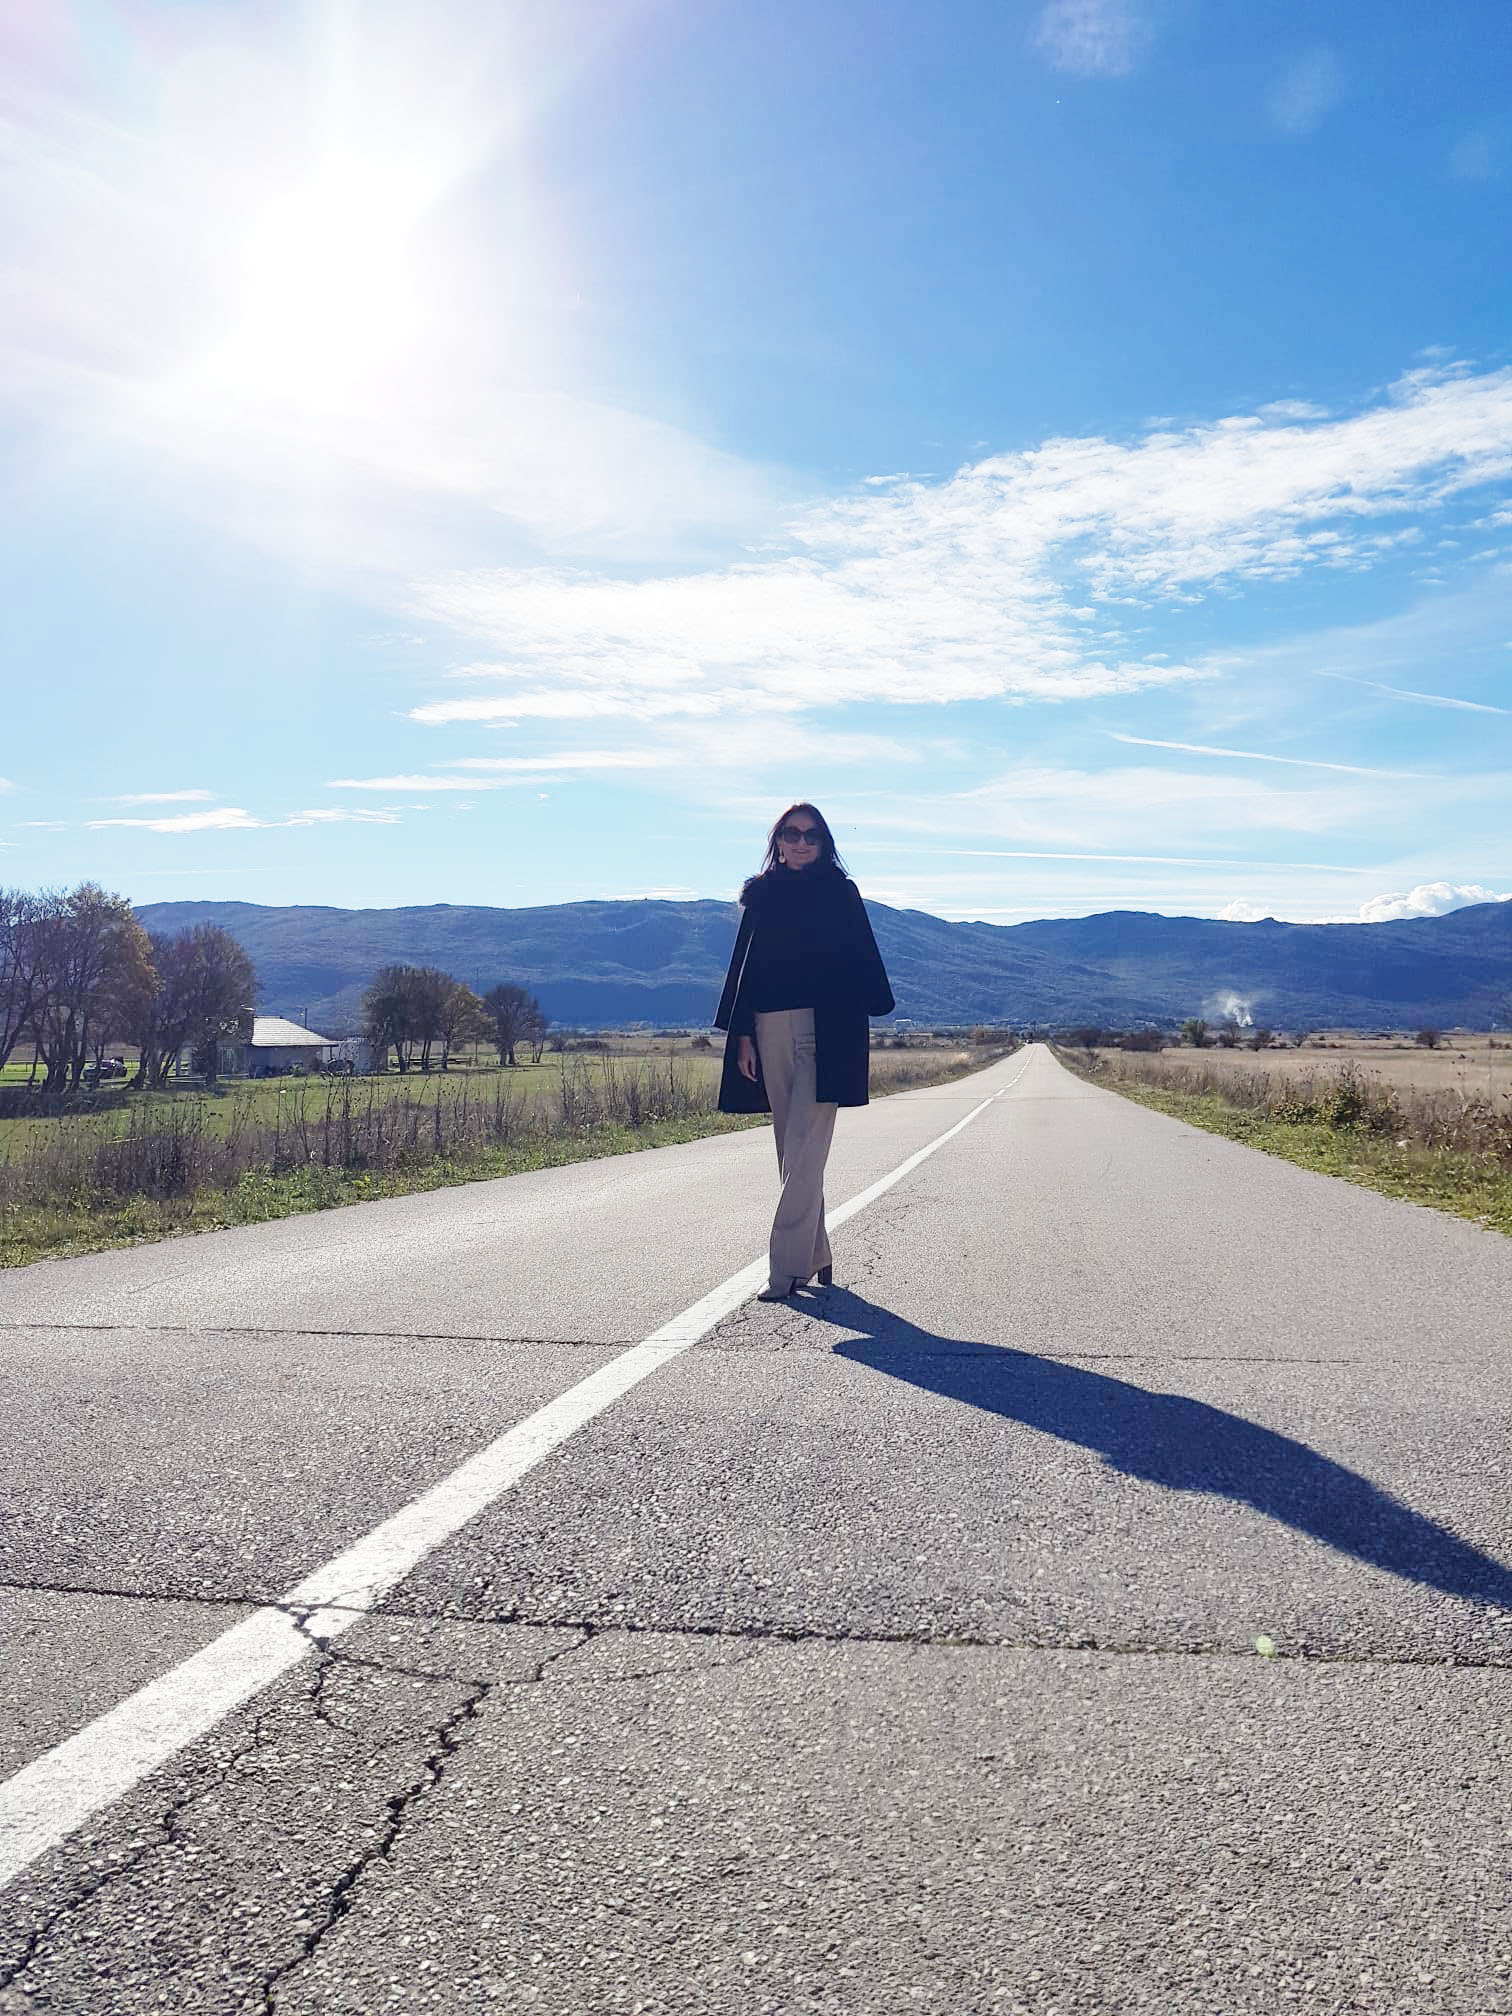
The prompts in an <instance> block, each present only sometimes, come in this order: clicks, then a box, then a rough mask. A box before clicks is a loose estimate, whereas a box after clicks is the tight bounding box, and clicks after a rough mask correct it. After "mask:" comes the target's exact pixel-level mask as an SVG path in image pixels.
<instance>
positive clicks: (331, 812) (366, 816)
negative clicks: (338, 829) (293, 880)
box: [268, 805, 424, 826]
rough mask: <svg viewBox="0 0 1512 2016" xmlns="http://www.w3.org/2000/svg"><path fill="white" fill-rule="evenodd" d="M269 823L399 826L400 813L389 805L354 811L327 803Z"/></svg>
mask: <svg viewBox="0 0 1512 2016" xmlns="http://www.w3.org/2000/svg"><path fill="white" fill-rule="evenodd" d="M423 809H424V808H423V807H421V806H414V805H412V806H410V807H409V810H410V811H412V812H414V811H421V810H423ZM268 823H269V824H270V825H273V826H347V825H350V826H397V825H398V824H399V814H398V812H396V811H395V810H394V809H393V808H392V807H389V806H386V807H384V808H383V809H382V810H379V809H378V808H376V807H375V808H373V809H372V810H367V809H363V810H361V811H356V812H352V811H345V810H343V809H342V808H341V807H339V806H334V805H327V806H323V807H319V808H317V809H316V810H315V811H313V812H291V813H290V814H289V816H288V818H287V819H273V820H270V821H269V822H268Z"/></svg>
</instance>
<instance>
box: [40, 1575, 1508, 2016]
mask: <svg viewBox="0 0 1512 2016" xmlns="http://www.w3.org/2000/svg"><path fill="white" fill-rule="evenodd" d="M145 1600H153V1599H150V1598H149V1599H145ZM173 1600H177V1599H173ZM261 1607H264V1608H270V1609H278V1610H282V1611H283V1612H284V1613H285V1614H287V1615H289V1616H290V1617H291V1618H292V1619H293V1621H294V1623H295V1626H296V1628H297V1629H298V1630H299V1632H300V1634H301V1635H302V1636H303V1637H304V1638H305V1639H306V1640H307V1641H308V1644H309V1647H310V1650H311V1652H312V1654H313V1655H314V1658H315V1666H314V1671H313V1672H312V1673H311V1676H310V1679H309V1683H308V1686H307V1687H306V1690H305V1701H306V1704H307V1706H308V1708H309V1710H310V1713H311V1714H312V1716H313V1717H314V1719H315V1720H316V1721H317V1722H319V1723H321V1724H323V1725H324V1726H325V1727H327V1728H329V1729H330V1730H332V1731H333V1732H334V1733H336V1734H337V1735H339V1736H340V1737H341V1738H343V1739H344V1740H347V1741H356V1742H359V1743H360V1742H362V1741H363V1740H364V1739H365V1738H367V1739H368V1740H369V1741H371V1739H370V1738H368V1732H367V1731H365V1730H363V1729H360V1728H355V1727H353V1726H352V1725H350V1724H348V1723H346V1722H344V1721H342V1720H340V1719H339V1718H338V1716H336V1715H335V1714H334V1713H333V1712H332V1710H331V1707H330V1704H329V1701H328V1699H327V1692H328V1688H329V1685H330V1682H331V1680H332V1678H333V1676H335V1675H336V1674H337V1673H338V1672H339V1671H340V1670H341V1669H343V1668H349V1669H353V1670H356V1671H362V1672H369V1673H374V1674H378V1675H382V1676H385V1677H392V1678H402V1679H411V1680H416V1681H425V1682H429V1683H433V1684H436V1685H440V1686H447V1687H452V1688H460V1689H461V1690H462V1698H461V1699H460V1700H459V1701H458V1702H457V1703H456V1705H455V1706H453V1707H452V1708H451V1709H450V1711H449V1712H448V1713H447V1714H446V1715H445V1716H444V1717H443V1718H442V1719H441V1720H440V1721H439V1722H438V1723H436V1724H434V1725H433V1726H432V1727H431V1728H430V1730H429V1731H425V1732H416V1731H414V1730H409V1731H405V1732H403V1733H402V1734H401V1735H400V1736H397V1737H395V1738H392V1739H388V1740H386V1741H379V1742H376V1743H373V1745H372V1747H371V1749H370V1750H369V1753H368V1754H369V1755H370V1756H372V1757H377V1756H381V1755H382V1754H383V1753H384V1752H385V1751H387V1750H388V1749H390V1748H392V1747H395V1746H396V1745H398V1744H400V1743H409V1744H413V1743H414V1741H415V1740H416V1736H417V1734H420V1735H422V1736H423V1737H424V1740H426V1741H427V1744H428V1747H427V1749H426V1751H425V1754H424V1756H423V1757H422V1759H421V1761H420V1763H419V1765H418V1767H417V1768H416V1769H415V1770H414V1771H413V1772H412V1774H411V1775H410V1777H409V1778H408V1781H407V1782H406V1783H405V1784H404V1785H402V1786H401V1787H400V1788H399V1789H398V1790H396V1791H394V1792H391V1793H390V1794H389V1795H388V1797H387V1799H386V1800H385V1802H384V1807H383V1820H382V1824H381V1826H380V1828H379V1829H378V1831H377V1833H376V1837H375V1838H374V1839H373V1840H372V1841H371V1842H370V1843H369V1844H368V1845H367V1846H366V1847H364V1848H363V1850H362V1851H361V1852H360V1853H359V1854H357V1855H356V1856H354V1857H353V1859H352V1860H351V1861H350V1862H348V1863H347V1864H346V1866H345V1867H344V1868H343V1869H342V1870H341V1871H340V1873H339V1874H338V1875H337V1876H336V1877H335V1878H334V1879H333V1880H332V1881H331V1882H330V1883H329V1884H328V1885H327V1886H326V1889H325V1892H324V1895H323V1897H322V1898H321V1900H320V1903H319V1905H318V1907H317V1908H318V1910H319V1912H320V1916H319V1920H318V1922H316V1923H314V1924H312V1925H310V1926H309V1927H308V1929H306V1930H304V1931H303V1932H302V1933H301V1934H300V1943H299V1947H298V1950H297V1951H296V1952H294V1953H292V1954H290V1955H289V1956H288V1957H287V1958H285V1959H284V1960H282V1961H281V1962H280V1963H279V1964H278V1965H277V1966H275V1967H272V1968H271V1969H269V1970H267V1971H266V1972H264V1973H263V1974H262V1975H261V1977H260V1979H259V1981H258V1982H257V1984H256V1985H255V1986H254V1987H251V1988H249V1990H248V1992H247V1995H246V1996H244V1998H243V2000H242V2003H241V2005H240V2006H241V2007H242V2008H244V2009H253V2008H255V2009H256V2010H258V2011H260V2012H262V2016H275V2012H276V2010H277V2008H278V1997H279V1992H280V1989H281V1987H282V1985H283V1984H285V1983H286V1982H287V1981H288V1979H289V1977H290V1976H291V1975H293V1974H294V1973H295V1972H296V1971H297V1970H299V1969H300V1968H302V1967H303V1966H304V1965H305V1964H306V1963H307V1962H308V1961H309V1960H310V1958H311V1957H312V1956H313V1954H314V1953H315V1952H316V1951H317V1949H318V1948H319V1946H320V1944H321V1942H322V1941H323V1940H324V1939H325V1938H326V1937H327V1936H328V1934H329V1933H330V1932H331V1931H332V1930H333V1929H334V1928H335V1926H336V1925H337V1924H338V1923H339V1922H340V1920H341V1919H342V1918H343V1917H345V1916H346V1914H347V1913H348V1912H349V1911H350V1910H351V1909H352V1906H353V1904H354V1902H355V1901H356V1897H357V1893H358V1891H359V1888H360V1886H361V1884H362V1883H363V1881H364V1879H365V1878H366V1876H367V1875H368V1873H369V1871H370V1870H371V1869H372V1868H373V1867H374V1866H375V1865H376V1864H378V1863H382V1862H387V1861H388V1860H389V1859H390V1858H391V1857H392V1855H393V1852H394V1849H395V1847H396V1845H397V1843H398V1841H399V1839H400V1836H401V1834H402V1832H403V1829H404V1826H405V1823H406V1820H407V1819H408V1817H409V1815H410V1813H411V1812H412V1810H413V1808H414V1807H415V1805H416V1804H417V1803H418V1802H419V1801H421V1800H422V1799H424V1798H425V1797H426V1796H428V1795H429V1794H430V1793H431V1792H433V1791H434V1790H435V1789H436V1788H437V1786H439V1785H440V1784H441V1782H442V1780H443V1778H444V1776H445V1773H446V1770H447V1768H448V1766H449V1764H450V1762H451V1760H452V1759H453V1758H454V1757H455V1756H456V1755H457V1754H458V1752H459V1751H460V1750H461V1749H462V1748H463V1746H464V1745H465V1743H466V1742H467V1740H468V1737H469V1735H470V1733H471V1731H472V1730H473V1728H474V1727H475V1726H476V1724H477V1722H478V1719H479V1717H480V1715H481V1713H482V1710H483V1708H484V1706H485V1704H486V1703H487V1702H488V1701H489V1700H490V1699H491V1698H492V1697H493V1696H494V1695H496V1694H500V1693H503V1692H507V1691H509V1690H511V1689H515V1688H528V1687H535V1686H540V1685H543V1684H545V1682H546V1680H547V1676H548V1675H549V1674H550V1673H552V1671H553V1669H555V1668H557V1667H558V1666H560V1665H561V1663H562V1662H563V1661H565V1660H567V1659H569V1658H571V1657H572V1656H573V1655H574V1654H576V1653H578V1652H580V1651H582V1650H584V1649H585V1648H586V1647H587V1646H588V1645H590V1644H592V1643H594V1642H596V1641H597V1640H599V1639H604V1638H607V1639H629V1638H634V1637H641V1636H644V1637H655V1638H658V1639H661V1640H674V1641H675V1640H704V1641H717V1642H722V1643H734V1644H739V1645H743V1646H745V1647H747V1648H748V1649H747V1650H746V1652H745V1653H744V1656H743V1657H740V1658H734V1659H721V1660H712V1661H709V1662H707V1664H706V1665H704V1666H702V1667H699V1668H697V1669H692V1670H699V1671H719V1670H724V1669H726V1668H730V1667H734V1666H738V1665H744V1664H749V1663H752V1662H754V1661H755V1660H757V1659H759V1658H760V1657H761V1656H762V1653H763V1652H764V1651H765V1650H766V1649H767V1648H768V1647H769V1646H781V1645H788V1646H801V1645H809V1644H857V1645H890V1646H897V1647H899V1648H901V1649H903V1650H905V1651H907V1652H908V1653H909V1654H910V1656H912V1657H919V1656H922V1655H923V1654H924V1653H926V1652H928V1651H930V1650H935V1649H938V1650H946V1649H948V1650H955V1651H963V1652H967V1651H986V1652H993V1651H1018V1652H1022V1651H1032V1652H1065V1651H1074V1652H1085V1653H1090V1654H1094V1655H1103V1656H1108V1655H1117V1656H1125V1657H1127V1656H1161V1657H1168V1656H1179V1657H1210V1658H1229V1659H1236V1658H1245V1659H1252V1658H1254V1657H1256V1656H1257V1655H1256V1654H1255V1653H1254V1652H1252V1651H1249V1650H1246V1651H1244V1652H1242V1653H1240V1652H1237V1651H1234V1650H1232V1649H1225V1648H1221V1647H1202V1646H1190V1647H1183V1646H1167V1645H1158V1644H1145V1645H1138V1644H1128V1645H1105V1644H1101V1643H1099V1641H1098V1640H1097V1639H1096V1638H1095V1637H1094V1636H1093V1635H1092V1634H1090V1633H1083V1634H1078V1636H1077V1637H1076V1638H1075V1639H1073V1640H1071V1641H1068V1642H1066V1643H1063V1644H1044V1643H1034V1642H1032V1641H1029V1642H1024V1643H1010V1642H1005V1641H1002V1640H992V1639H981V1638H970V1637H964V1636H931V1637H925V1636H920V1635H918V1634H906V1633H885V1632H866V1633H860V1632H833V1631H820V1630H815V1629H795V1628H781V1627H776V1626H759V1625H742V1626H737V1627H731V1626H730V1625H728V1624H708V1625H677V1626H653V1625H636V1624H625V1623H617V1624H613V1625H604V1624H601V1623H599V1622H598V1621H596V1620H593V1619H588V1618H582V1619H573V1620H564V1619H561V1618H555V1619H552V1620H550V1621H546V1622H541V1623H535V1622H533V1621H532V1620H530V1619H528V1618H524V1617H521V1616H520V1615H519V1614H518V1611H516V1612H515V1613H514V1614H512V1615H511V1616H509V1617H508V1618H501V1619H497V1620H494V1619H490V1620H486V1622H485V1621H484V1620H479V1619H465V1618H456V1617H452V1616H445V1615H442V1616H428V1615H419V1614H413V1613H412V1614H409V1615H406V1614H404V1613H395V1612H389V1611H376V1612H365V1613H363V1614H364V1615H367V1616H370V1617H373V1618H374V1619H377V1618H383V1619H384V1620H386V1621H393V1622H409V1623H416V1624H421V1625H427V1624H443V1625H453V1624H454V1625H459V1626H460V1627H461V1628H462V1629H464V1630H465V1629H467V1628H468V1627H469V1626H471V1627H473V1628H479V1627H480V1626H481V1627H482V1628H488V1629H497V1628H500V1627H501V1626H503V1625H509V1626H512V1627H515V1628H519V1629H529V1630H534V1631H538V1632H551V1633H560V1634H561V1635H562V1636H563V1638H564V1639H565V1641H566V1642H564V1643H562V1644H560V1645H558V1646H557V1647H555V1648H554V1649H552V1650H550V1651H547V1652H545V1653H544V1654H543V1656H541V1657H540V1658H538V1659H536V1660H535V1661H534V1663H533V1665H532V1666H531V1668H530V1670H529V1671H528V1672H526V1673H523V1674H520V1675H516V1676H507V1677H503V1678H498V1677H495V1678H489V1677H487V1676H485V1675H481V1674H477V1673H471V1674H468V1673H462V1672H458V1671H454V1670H451V1669H450V1668H449V1666H448V1665H447V1664H446V1663H445V1662H438V1663H428V1664H423V1665H414V1664H408V1663H404V1662H401V1661H400V1660H398V1659H393V1658H386V1657H380V1656H375V1655H372V1654H366V1653H358V1652H355V1651H348V1650H345V1649H344V1648H343V1647H342V1646H341V1645H340V1643H339V1642H337V1641H335V1640H333V1639H331V1638H329V1637H327V1636H325V1635H323V1634H321V1633H319V1632H316V1631H314V1630H312V1629H311V1628H310V1619H311V1617H312V1616H313V1615H314V1614H316V1612H315V1610H314V1609H312V1608H310V1607H304V1606H299V1607H296V1606H292V1605H263V1606H261ZM1269 1663H1295V1664H1301V1665H1312V1666H1329V1667H1337V1666H1376V1667H1380V1668H1396V1667H1401V1666H1407V1667H1443V1666H1448V1667H1461V1668H1464V1669H1467V1670H1473V1669H1483V1668H1485V1669H1489V1668H1495V1669H1498V1670H1501V1669H1504V1668H1505V1667H1506V1665H1507V1664H1508V1661H1506V1660H1498V1659H1489V1658H1487V1659H1480V1658H1469V1657H1464V1656H1450V1657H1448V1658H1403V1657H1381V1656H1378V1655H1371V1654H1365V1653H1361V1654H1343V1655H1341V1654H1313V1653H1308V1652H1307V1651H1305V1649H1299V1650H1295V1651H1288V1650H1287V1649H1285V1648H1284V1647H1278V1648H1277V1651H1276V1654H1275V1658H1274V1661H1272V1662H1269ZM688 1670H690V1669H688V1668H686V1667H681V1666H677V1665H668V1664H658V1665H654V1666H641V1667H636V1668H634V1669H632V1670H629V1671H624V1672H609V1673H604V1674H588V1675H585V1676H583V1677H582V1679H581V1680H573V1679H571V1678H570V1677H568V1678H567V1680H566V1684H568V1685H595V1686H622V1685H625V1684H627V1683H635V1682H639V1681H645V1680H650V1679H656V1678H662V1677H666V1676H667V1675H668V1674H672V1673H677V1672H686V1671H688ZM283 1705H284V1704H282V1703H277V1702H275V1703H273V1704H271V1705H270V1707H269V1708H267V1709H264V1710H261V1711H258V1712H255V1713H254V1715H253V1719H252V1723H251V1727H250V1729H249V1730H248V1732H247V1734H246V1735H245V1737H244V1738H243V1739H242V1740H241V1741H240V1742H238V1743H237V1744H236V1745H235V1747H234V1748H233V1749H232V1750H231V1751H230V1752H229V1753H228V1755H227V1756H226V1757H225V1758H224V1759H223V1760H222V1761H221V1762H220V1763H219V1765H218V1766H217V1767H216V1769H215V1770H214V1771H213V1772H211V1773H210V1774H208V1775H207V1776H205V1777H204V1778H202V1779H201V1780H200V1782H198V1783H194V1784H185V1783H184V1781H182V1780H181V1781H180V1784H179V1789H178V1792H177V1794H176V1796H175V1797H174V1798H173V1799H172V1800H171V1801H170V1802H169V1804H168V1805H167V1806H166V1807H165V1808H164V1809H163V1810H162V1812H161V1813H160V1814H159V1815H158V1816H157V1817H156V1819H155V1820H154V1821H152V1822H151V1823H148V1824H149V1825H150V1828H151V1838H148V1839H142V1840H139V1841H133V1842H132V1843H131V1845H130V1848H129V1850H128V1852H127V1853H126V1854H125V1855H124V1856H123V1857H122V1858H121V1859H120V1860H118V1861H115V1862H113V1863H112V1864H111V1866H110V1867H108V1868H105V1869H99V1870H96V1871H93V1872H92V1873H91V1874H90V1875H89V1876H88V1877H87V1878H85V1880H84V1881H83V1882H82V1883H81V1884H79V1885H78V1886H77V1887H75V1888H74V1889H73V1890H72V1892H71V1893H70V1895H69V1896H68V1897H66V1898H65V1899H64V1901H63V1902H62V1903H60V1904H59V1905H58V1906H57V1907H56V1908H54V1909H53V1910H51V1911H50V1912H48V1913H47V1914H46V1915H45V1916H44V1917H43V1918H42V1919H41V1920H40V1921H39V1922H38V1924H37V1925H36V1926H35V1927H34V1928H33V1929H32V1930H31V1932H30V1933H29V1934H28V1936H27V1938H26V1939H25V1941H24V1942H23V1944H22V1946H21V1948H20V1950H19V1951H18V1953H17V1955H16V1957H15V1958H14V1959H13V1960H12V1961H10V1962H9V1963H5V1964H0V1989H4V1988H7V1987H9V1986H10V1985H12V1984H13V1983H15V1982H17V1981H18V1980H19V1979H20V1977H21V1976H22V1975H23V1974H25V1973H26V1972H28V1971H29V1970H30V1968H31V1967H32V1966H33V1965H34V1964H35V1962H36V1960H37V1958H38V1956H39V1955H40V1954H41V1953H42V1951H43V1949H44V1948H45V1947H46V1946H47V1945H48V1943H49V1942H50V1941H51V1939H52V1936H53V1935H54V1934H55V1933H56V1932H57V1930H58V1928H59V1927H60V1926H62V1925H64V1924H65V1923H66V1922H67V1921H68V1920H70V1919H71V1918H74V1917H76V1916H77V1915H78V1914H79V1913H80V1912H82V1911H83V1910H85V1909H86V1908H87V1907H88V1906H89V1905H90V1904H92V1903H93V1902H94V1901H95V1900H96V1899H97V1898H98V1897H99V1896H100V1895H101V1893H102V1892H104V1891H105V1890H106V1889H107V1888H109V1887H111V1886H113V1885H115V1884H117V1883H119V1882H120V1881H121V1879H122V1878H124V1877H129V1876H131V1875H133V1874H135V1873H136V1872H137V1871H138V1870H140V1869H141V1868H142V1867H143V1866H144V1865H145V1864H146V1863H147V1862H148V1861H149V1860H151V1859H152V1858H154V1857H156V1856H157V1855H159V1854H161V1853H162V1852H163V1851H164V1850H165V1849H171V1848H172V1847H173V1846H174V1845H175V1844H176V1843H178V1842H179V1841H180V1840H181V1839H182V1826H183V1822H184V1819H185V1817H186V1816H187V1815H188V1814H189V1813H190V1812H191V1811H192V1810H193V1808H194V1807H195V1806H196V1805H197V1804H199V1803H200V1802H201V1801H202V1800H203V1799H204V1798H206V1797H207V1796H208V1795H209V1794H211V1793H213V1792H215V1791H217V1790H220V1789H223V1788H224V1787H226V1786H227V1785H228V1784H230V1783H231V1782H232V1781H234V1780H235V1779H236V1778H238V1777H240V1776H243V1775H244V1774H245V1770H246V1766H247V1763H248V1760H249V1759H251V1758H252V1757H254V1756H255V1755H256V1754H257V1753H258V1752H259V1751H261V1750H263V1749H265V1748H267V1747H268V1746H269V1744H270V1743H271V1742H272V1741H273V1740H274V1739H273V1737H272V1734H271V1730H270V1723H271V1720H272V1718H273V1716H274V1715H275V1714H276V1713H277V1712H278V1710H279V1708H280V1707H282V1706H283Z"/></svg>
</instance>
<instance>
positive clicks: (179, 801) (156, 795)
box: [110, 791, 215, 805]
mask: <svg viewBox="0 0 1512 2016" xmlns="http://www.w3.org/2000/svg"><path fill="white" fill-rule="evenodd" d="M214 796H215V793H214V792H213V791H125V792H122V793H121V795H120V796H119V797H117V798H112V799H111V800H110V803H111V804H112V805H196V804H197V805H203V804H207V803H208V802H209V801H210V800H211V799H212V798H213V797H214Z"/></svg>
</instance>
